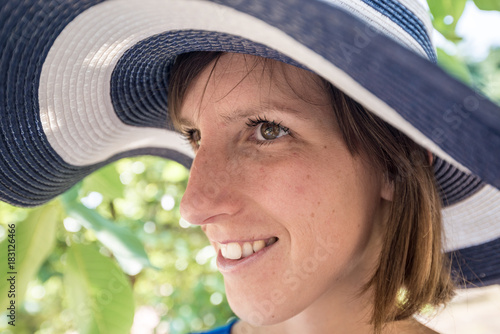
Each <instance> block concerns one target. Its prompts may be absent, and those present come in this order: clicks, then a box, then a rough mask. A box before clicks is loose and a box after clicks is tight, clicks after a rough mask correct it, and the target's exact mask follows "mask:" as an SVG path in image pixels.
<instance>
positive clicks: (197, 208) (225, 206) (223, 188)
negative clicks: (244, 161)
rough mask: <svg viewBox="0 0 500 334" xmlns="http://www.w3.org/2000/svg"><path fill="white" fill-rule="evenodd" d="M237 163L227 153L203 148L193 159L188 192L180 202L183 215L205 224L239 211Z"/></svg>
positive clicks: (192, 220)
mask: <svg viewBox="0 0 500 334" xmlns="http://www.w3.org/2000/svg"><path fill="white" fill-rule="evenodd" d="M237 170H238V168H237V167H236V164H235V163H234V161H233V160H231V159H230V158H229V157H228V156H227V155H226V154H225V153H223V152H221V151H220V150H216V149H208V148H204V147H202V146H201V147H200V149H199V150H198V152H197V153H196V157H195V159H194V160H193V164H192V166H191V171H190V175H189V181H188V185H187V188H186V192H185V193H184V196H183V197H182V200H181V204H180V213H181V216H182V218H184V219H185V220H187V221H188V222H190V223H191V224H196V225H203V224H207V223H210V222H213V221H214V219H212V218H215V217H220V216H221V215H232V214H234V213H235V212H237V211H238V204H237V199H236V193H235V191H233V190H234V182H232V181H234V179H235V177H238V176H237V174H238V173H237Z"/></svg>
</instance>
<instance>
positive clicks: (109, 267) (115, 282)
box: [64, 244, 134, 334]
mask: <svg viewBox="0 0 500 334" xmlns="http://www.w3.org/2000/svg"><path fill="white" fill-rule="evenodd" d="M64 286H65V289H66V294H67V300H68V303H69V305H70V307H71V309H72V310H73V313H74V316H75V320H76V321H77V324H78V332H79V333H80V334H100V333H102V334H126V333H130V328H131V327H132V320H133V318H134V299H133V295H132V287H131V285H130V282H129V281H128V280H127V278H126V276H125V275H124V274H123V272H122V271H121V270H120V268H119V267H118V266H117V265H116V264H115V263H114V262H113V261H112V260H111V259H109V258H107V257H105V256H103V255H102V254H100V253H99V251H97V250H96V249H95V247H93V246H90V245H82V244H73V245H72V246H71V247H69V250H68V253H67V258H66V266H65V272H64Z"/></svg>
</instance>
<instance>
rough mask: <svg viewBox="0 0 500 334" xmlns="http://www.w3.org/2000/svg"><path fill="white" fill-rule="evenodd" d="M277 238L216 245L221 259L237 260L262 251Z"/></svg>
mask: <svg viewBox="0 0 500 334" xmlns="http://www.w3.org/2000/svg"><path fill="white" fill-rule="evenodd" d="M276 241H278V238H276V237H272V238H269V239H265V240H264V239H263V240H256V241H253V242H243V243H241V244H240V243H238V242H230V243H227V244H221V243H217V244H218V246H219V249H220V250H221V254H222V257H223V258H225V259H230V260H239V259H242V258H245V257H248V256H250V255H252V254H254V253H257V252H258V251H260V250H262V249H264V248H265V247H267V246H271V245H272V244H274V243H275V242H276Z"/></svg>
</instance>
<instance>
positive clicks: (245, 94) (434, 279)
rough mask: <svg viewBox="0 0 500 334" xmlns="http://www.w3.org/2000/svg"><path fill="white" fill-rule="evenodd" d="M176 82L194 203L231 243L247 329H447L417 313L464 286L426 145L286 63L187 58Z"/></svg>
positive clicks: (189, 205) (235, 303) (226, 272)
mask: <svg viewBox="0 0 500 334" xmlns="http://www.w3.org/2000/svg"><path fill="white" fill-rule="evenodd" d="M203 64H206V66H205V67H204V68H202V67H201V66H202V65H203ZM197 71H199V73H196V72H197ZM170 88H171V89H170V90H169V91H170V99H169V101H170V102H171V104H170V105H169V110H170V112H171V116H172V117H173V120H174V124H176V125H177V128H178V129H179V130H180V131H182V132H183V133H185V135H186V136H187V138H188V140H189V141H190V142H191V144H192V145H193V148H194V151H195V153H196V157H195V159H194V161H193V165H192V166H191V175H190V180H189V184H188V187H187V190H186V193H185V194H184V197H183V200H182V203H181V214H182V216H183V218H184V219H186V220H188V221H189V222H191V223H193V224H197V225H201V226H202V229H203V230H204V232H205V233H206V235H207V237H208V238H209V240H210V241H211V243H212V245H213V246H214V248H215V250H216V251H217V253H218V258H217V264H218V268H219V270H220V271H221V273H222V274H223V276H224V282H225V286H226V293H227V297H228V301H229V303H230V305H231V308H232V309H233V311H234V312H235V313H236V314H237V315H238V316H239V317H240V318H241V319H242V320H243V321H242V322H240V323H238V324H237V325H235V327H234V330H233V332H235V333H238V332H246V333H260V332H263V333H265V332H268V333H297V332H299V333H331V332H334V331H335V330H336V331H338V332H339V333H365V332H366V333H370V332H372V331H373V328H375V330H376V332H380V331H381V330H383V332H385V333H391V332H393V333H402V332H408V333H432V332H433V331H431V330H428V329H426V328H425V327H423V326H422V325H420V324H418V323H417V322H416V321H415V320H412V319H411V318H409V317H410V316H411V315H412V314H413V313H415V312H416V311H418V310H419V309H421V308H422V307H423V306H425V305H426V304H439V303H443V302H446V301H447V300H448V299H449V298H450V296H451V294H452V283H451V280H450V271H449V267H447V266H445V265H444V263H443V262H444V260H443V255H442V253H441V215H440V208H441V205H440V201H439V197H438V194H437V190H436V186H435V184H434V175H433V171H432V165H431V161H430V160H431V159H432V157H431V156H430V155H429V154H427V152H426V151H425V150H424V149H422V148H420V147H419V146H418V145H416V144H415V143H413V142H412V141H411V140H410V139H409V138H407V137H406V136H405V135H403V134H402V133H400V132H399V131H397V130H396V129H394V128H393V127H391V126H389V125H388V124H386V123H384V122H383V121H381V120H380V119H378V118H376V117H375V116H373V115H371V114H370V113H369V112H367V111H366V110H364V109H363V108H362V107H361V106H360V105H358V104H356V103H355V102H354V101H352V100H351V99H349V98H348V97H347V96H345V95H344V94H342V93H341V92H339V91H338V90H336V89H335V88H334V87H332V86H331V85H330V84H329V83H328V82H326V81H324V80H322V79H321V78H320V77H318V76H317V75H314V74H313V73H310V72H308V71H306V70H303V69H299V68H297V67H293V66H291V65H286V64H283V63H279V62H277V61H273V60H268V59H267V60H266V59H264V58H257V57H254V56H246V55H241V54H220V53H193V54H186V55H182V56H179V57H178V59H177V62H176V65H174V68H173V74H172V78H171V80H170ZM183 88H185V89H183ZM211 175H213V176H212V177H207V176H211ZM381 254H382V255H381ZM403 289H404V291H405V293H406V298H405V299H402V300H401V299H399V300H398V293H401V291H403ZM370 319H372V320H373V321H372V322H370ZM395 320H401V321H397V322H394V321H395ZM261 326H264V329H262V328H261Z"/></svg>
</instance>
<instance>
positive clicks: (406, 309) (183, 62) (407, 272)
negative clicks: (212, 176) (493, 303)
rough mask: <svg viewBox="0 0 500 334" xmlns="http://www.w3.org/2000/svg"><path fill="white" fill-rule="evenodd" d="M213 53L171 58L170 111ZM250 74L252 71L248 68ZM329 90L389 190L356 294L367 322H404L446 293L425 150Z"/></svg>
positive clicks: (351, 141)
mask: <svg viewBox="0 0 500 334" xmlns="http://www.w3.org/2000/svg"><path fill="white" fill-rule="evenodd" d="M221 55H222V53H220V52H193V53H188V54H184V55H181V56H179V57H178V59H177V60H176V63H175V64H174V67H173V69H172V75H171V78H170V83H169V112H170V114H171V118H172V120H173V122H174V125H178V122H177V115H176V113H177V112H178V110H180V107H181V106H182V102H183V99H184V96H185V93H186V90H187V88H188V87H189V85H190V83H191V82H192V81H193V80H194V79H195V78H196V77H197V75H198V74H199V73H200V72H201V71H202V70H203V69H204V68H205V67H206V66H208V65H209V64H210V63H212V62H214V61H215V64H214V66H213V67H212V71H213V70H214V68H215V66H216V64H217V61H218V59H219V57H220V56H221ZM250 71H251V69H250ZM321 85H322V86H323V87H321V88H323V89H326V91H327V92H328V93H329V95H330V97H331V103H332V107H333V110H334V112H335V116H336V118H337V121H338V124H339V127H340V129H341V132H342V135H343V138H344V141H345V143H346V145H347V147H348V149H349V151H350V152H351V154H352V155H357V154H359V153H361V152H365V153H366V154H367V156H368V157H369V159H370V162H372V163H373V164H374V165H375V166H376V167H377V168H378V169H379V170H381V171H383V172H384V174H385V175H386V177H387V178H388V180H389V181H390V182H391V183H392V184H393V185H394V196H393V201H392V204H391V207H390V212H389V217H388V221H387V222H386V226H385V234H384V237H383V238H384V240H383V246H382V251H381V254H380V257H379V262H378V265H377V267H376V269H375V271H374V274H373V276H372V277H371V279H370V280H369V281H368V283H367V284H366V285H365V287H364V289H363V291H361V292H362V293H363V292H366V291H368V290H369V289H373V297H374V303H373V313H372V324H373V326H374V330H375V333H379V332H380V331H381V329H382V327H383V326H384V325H385V324H388V323H389V322H392V321H397V320H404V319H407V318H409V317H410V316H412V315H413V314H415V313H417V312H419V311H420V310H421V309H422V308H423V307H424V306H427V305H439V304H442V303H445V302H447V301H448V300H449V299H451V297H452V296H453V288H454V287H453V283H452V281H451V278H450V267H449V264H448V261H447V258H446V257H445V255H444V254H443V253H442V247H441V240H442V224H441V201H440V198H439V195H438V193H437V189H436V184H435V179H434V173H433V168H432V164H431V163H430V161H429V160H431V159H430V155H429V154H428V152H427V151H426V150H425V149H423V148H422V147H420V146H419V145H417V144H416V143H415V142H413V141H412V140H411V139H410V138H408V137H407V136H406V135H405V134H403V133H402V132H400V131H399V130H397V129H396V128H394V127H392V126H391V125H389V124H388V123H386V122H384V121H383V120H381V119H380V118H378V117H377V116H375V115H374V114H372V113H371V112H368V111H367V110H366V109H365V108H364V107H362V106H361V105H360V104H358V103H357V102H355V101H354V100H352V99H351V98H350V97H348V96H347V95H345V94H344V93H342V92H341V91H340V90H338V89H336V88H335V87H334V86H333V85H332V84H330V83H329V82H327V81H326V80H323V79H321Z"/></svg>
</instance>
